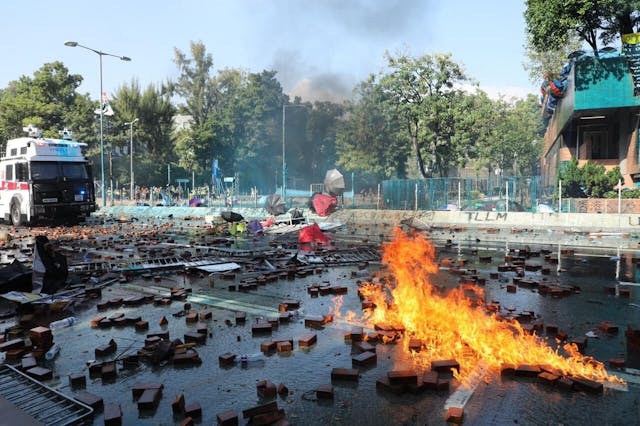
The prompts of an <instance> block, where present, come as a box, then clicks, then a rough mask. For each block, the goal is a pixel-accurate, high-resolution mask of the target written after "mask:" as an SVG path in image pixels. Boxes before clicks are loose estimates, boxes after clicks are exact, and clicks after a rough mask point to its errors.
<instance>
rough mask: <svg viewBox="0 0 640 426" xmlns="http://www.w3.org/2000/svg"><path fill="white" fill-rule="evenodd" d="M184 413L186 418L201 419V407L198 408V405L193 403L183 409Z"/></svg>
mask: <svg viewBox="0 0 640 426" xmlns="http://www.w3.org/2000/svg"><path fill="white" fill-rule="evenodd" d="M184 413H185V414H186V415H187V418H192V419H199V418H200V417H202V407H200V403H198V402H193V403H191V404H188V405H187V406H185V407H184Z"/></svg>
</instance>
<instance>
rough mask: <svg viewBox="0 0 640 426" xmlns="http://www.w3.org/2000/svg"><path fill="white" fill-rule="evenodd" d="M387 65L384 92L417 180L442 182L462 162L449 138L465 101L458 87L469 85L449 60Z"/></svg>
mask: <svg viewBox="0 0 640 426" xmlns="http://www.w3.org/2000/svg"><path fill="white" fill-rule="evenodd" d="M387 64H388V66H389V69H390V71H389V72H388V73H387V74H385V75H384V76H383V77H382V79H381V84H382V86H383V91H384V92H385V93H388V95H389V96H388V99H389V101H390V102H391V103H392V104H393V105H395V107H396V111H397V113H398V114H399V115H400V117H402V120H403V121H404V126H405V128H406V132H407V135H408V139H409V140H410V143H411V146H412V148H413V152H414V155H415V156H416V159H417V163H418V170H419V171H420V174H421V175H422V176H423V177H429V176H433V175H436V174H437V175H439V176H445V175H446V174H447V172H448V171H449V169H450V167H451V166H453V165H454V164H457V163H459V162H460V160H461V159H460V158H459V157H458V156H457V155H456V154H457V153H459V152H460V151H461V150H458V149H457V148H458V147H454V146H453V142H454V141H453V137H454V134H455V127H456V119H457V118H458V117H457V114H456V112H459V110H457V109H456V108H457V106H459V102H460V101H461V99H462V98H463V97H464V94H463V93H462V89H461V88H460V85H461V84H462V83H465V82H467V81H468V80H469V79H468V78H467V76H466V75H465V73H464V71H463V69H462V66H461V65H459V64H458V63H456V62H454V61H453V60H451V55H450V54H435V55H424V56H421V57H418V58H413V57H410V56H407V55H403V54H400V55H397V56H392V55H389V54H388V55H387ZM452 154H453V155H452Z"/></svg>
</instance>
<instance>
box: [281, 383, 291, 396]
mask: <svg viewBox="0 0 640 426" xmlns="http://www.w3.org/2000/svg"><path fill="white" fill-rule="evenodd" d="M278 395H280V396H287V395H289V388H288V387H287V386H286V385H285V384H284V383H280V384H279V385H278Z"/></svg>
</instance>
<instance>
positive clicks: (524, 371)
mask: <svg viewBox="0 0 640 426" xmlns="http://www.w3.org/2000/svg"><path fill="white" fill-rule="evenodd" d="M515 374H516V376H523V377H537V376H538V374H540V367H538V366H537V365H530V364H521V365H519V366H518V367H517V368H516V371H515Z"/></svg>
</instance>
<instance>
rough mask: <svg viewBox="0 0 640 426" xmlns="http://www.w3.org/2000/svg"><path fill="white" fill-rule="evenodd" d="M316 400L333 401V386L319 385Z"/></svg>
mask: <svg viewBox="0 0 640 426" xmlns="http://www.w3.org/2000/svg"><path fill="white" fill-rule="evenodd" d="M316 398H318V399H333V386H332V385H318V387H317V388H316Z"/></svg>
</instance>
